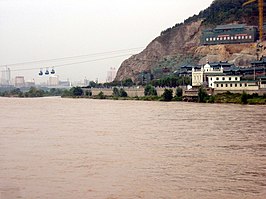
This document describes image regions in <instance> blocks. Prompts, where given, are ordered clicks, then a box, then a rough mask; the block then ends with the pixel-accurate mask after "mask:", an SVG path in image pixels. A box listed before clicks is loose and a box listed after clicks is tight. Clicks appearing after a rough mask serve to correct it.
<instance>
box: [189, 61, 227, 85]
mask: <svg viewBox="0 0 266 199" xmlns="http://www.w3.org/2000/svg"><path fill="white" fill-rule="evenodd" d="M217 74H218V75H219V74H223V68H222V67H221V68H220V69H214V68H213V67H211V66H210V64H209V63H207V64H206V65H204V66H202V67H201V69H200V70H195V68H192V86H202V85H205V86H207V85H208V84H207V83H208V79H207V77H208V76H209V75H217Z"/></svg>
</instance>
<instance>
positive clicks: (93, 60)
mask: <svg viewBox="0 0 266 199" xmlns="http://www.w3.org/2000/svg"><path fill="white" fill-rule="evenodd" d="M129 55H133V54H123V55H117V56H112V57H104V58H99V59H91V60H86V61H80V62H72V63H66V64H58V65H53V67H56V68H59V67H64V66H70V65H75V64H83V63H89V62H95V61H102V60H107V59H113V58H118V57H125V56H129ZM36 69H38V68H36V67H35V68H24V69H15V70H11V71H29V70H36Z"/></svg>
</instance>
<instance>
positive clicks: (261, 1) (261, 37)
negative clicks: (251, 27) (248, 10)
mask: <svg viewBox="0 0 266 199" xmlns="http://www.w3.org/2000/svg"><path fill="white" fill-rule="evenodd" d="M254 2H258V10H259V25H258V27H259V42H258V44H257V52H261V51H262V48H263V44H262V43H263V40H264V34H263V22H264V21H263V20H264V17H263V6H264V0H249V1H247V2H245V3H243V6H246V5H249V4H251V3H254Z"/></svg>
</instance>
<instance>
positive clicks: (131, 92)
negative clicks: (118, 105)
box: [87, 87, 176, 97]
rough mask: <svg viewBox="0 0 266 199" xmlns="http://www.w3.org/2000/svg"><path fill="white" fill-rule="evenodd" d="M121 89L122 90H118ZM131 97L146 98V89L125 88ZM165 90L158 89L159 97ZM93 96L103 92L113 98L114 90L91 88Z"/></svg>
mask: <svg viewBox="0 0 266 199" xmlns="http://www.w3.org/2000/svg"><path fill="white" fill-rule="evenodd" d="M118 89H120V88H118ZM123 89H124V90H125V91H126V92H127V95H128V96H129V97H136V96H138V97H143V96H144V87H130V88H125V87H124V88H123ZM164 89H165V88H156V90H157V94H158V96H161V95H162V94H163V92H164ZM171 89H172V90H173V95H175V91H176V88H171ZM87 90H91V92H92V95H98V94H99V93H100V92H101V91H102V92H103V93H104V95H107V96H111V95H112V94H113V88H91V89H87Z"/></svg>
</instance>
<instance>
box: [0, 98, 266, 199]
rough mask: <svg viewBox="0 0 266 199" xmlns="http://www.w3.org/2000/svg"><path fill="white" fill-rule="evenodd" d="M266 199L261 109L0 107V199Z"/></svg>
mask: <svg viewBox="0 0 266 199" xmlns="http://www.w3.org/2000/svg"><path fill="white" fill-rule="evenodd" d="M265 197H266V106H243V105H232V104H226V105H221V104H197V103H182V102H180V103H178V102H171V103H164V102H143V101H111V100H109V101H108V100H86V99H61V98H57V97H55V98H40V99H15V98H0V199H14V198H23V199H38V198H39V199H90V198H91V199H135V198H145V199H157V198H162V199H164V198H166V199H168V198H169V199H171V198H178V199H179V198H185V199H191V198H204V199H205V198H207V199H213V198H215V199H227V198H231V199H243V198H250V199H253V198H259V199H262V198H265Z"/></svg>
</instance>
